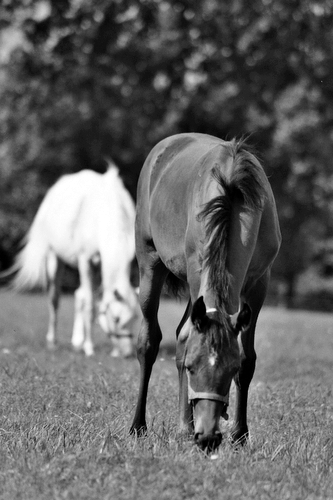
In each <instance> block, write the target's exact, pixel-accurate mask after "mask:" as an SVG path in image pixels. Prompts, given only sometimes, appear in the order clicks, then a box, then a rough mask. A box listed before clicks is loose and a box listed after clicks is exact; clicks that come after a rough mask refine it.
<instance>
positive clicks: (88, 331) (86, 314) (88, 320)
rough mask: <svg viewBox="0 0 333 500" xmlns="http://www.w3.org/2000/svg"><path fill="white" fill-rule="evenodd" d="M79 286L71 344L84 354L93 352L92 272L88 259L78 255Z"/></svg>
mask: <svg viewBox="0 0 333 500" xmlns="http://www.w3.org/2000/svg"><path fill="white" fill-rule="evenodd" d="M78 270H79V275H80V287H79V288H78V289H77V290H76V292H75V315H74V326H73V335H72V345H73V347H74V348H75V349H83V351H84V352H85V354H86V356H91V355H93V354H94V346H93V342H92V325H93V319H94V295H93V272H92V268H91V264H90V261H89V259H87V258H86V256H85V255H80V256H79V261H78Z"/></svg>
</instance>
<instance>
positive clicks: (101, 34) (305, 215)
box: [0, 0, 333, 288]
mask: <svg viewBox="0 0 333 500" xmlns="http://www.w3.org/2000/svg"><path fill="white" fill-rule="evenodd" d="M0 19H1V21H0V29H1V31H0V37H1V38H0V45H1V47H2V48H1V49H0V57H1V67H0V82H1V86H0V110H1V111H0V136H1V141H0V161H1V187H0V189H1V200H2V203H1V207H0V229H1V233H2V237H1V246H2V249H3V251H5V253H6V252H7V254H10V253H11V252H12V251H13V248H14V246H15V244H16V243H17V242H18V241H19V239H20V238H21V237H22V235H23V234H24V232H25V231H26V229H27V228H28V226H29V224H30V223H31V220H32V217H33V215H34V213H35V211H36V209H37V207H38V204H39V203H40V201H41V198H42V196H43V195H44V193H45V191H46V189H47V188H48V187H49V186H50V185H51V184H52V183H53V182H54V181H55V180H56V179H57V178H58V177H59V176H60V175H61V174H63V173H65V172H75V171H78V170H80V169H82V168H92V169H94V170H97V171H103V170H104V169H105V158H107V157H112V158H113V159H114V160H115V161H116V163H118V164H119V166H120V167H121V170H122V173H123V176H124V178H125V182H126V183H127V185H128V187H129V189H130V190H131V192H132V194H133V195H134V196H135V187H136V182H137V178H138V175H139V171H140V168H141V166H142V163H143V161H144V159H145V157H146V155H147V153H148V152H149V150H150V149H151V147H152V146H153V145H154V144H155V143H156V142H157V141H158V140H160V139H161V138H163V137H165V136H167V135H170V134H173V133H178V132H185V131H197V132H204V133H210V134H214V135H217V136H219V137H229V138H231V137H233V136H238V137H239V136H242V135H248V134H250V136H251V139H250V142H251V143H254V144H255V145H256V146H257V149H258V150H259V151H260V155H261V157H262V159H263V162H264V166H265V169H266V171H267V173H268V175H269V176H270V181H271V183H272V186H273V190H274V192H275V195H276V199H277V204H278V209H279V215H280V220H281V226H282V232H283V237H284V244H283V247H282V250H281V253H280V257H279V259H278V261H277V265H276V267H275V274H276V275H277V276H279V277H280V278H281V279H283V280H286V281H287V282H288V283H289V284H290V286H291V288H292V283H293V282H294V281H295V279H296V277H297V276H298V274H299V273H300V272H301V271H303V270H304V269H305V268H307V267H308V266H309V265H310V263H311V261H312V258H313V256H314V255H318V245H319V246H320V248H321V249H322V248H326V247H327V248H330V245H329V244H328V245H325V244H324V243H323V242H325V241H326V242H327V241H332V223H331V220H332V217H330V216H331V212H332V191H333V172H332V167H331V158H332V156H333V150H332V144H333V141H332V139H333V99H332V95H333V66H332V64H331V61H332V60H333V28H332V26H333V5H332V3H331V2H330V1H329V0H321V1H320V2H319V1H317V0H305V1H300V0H254V1H252V2H246V1H245V0H226V1H223V2H220V1H219V0H203V1H201V2H191V1H189V0H94V1H92V0H57V1H55V0H53V1H51V0H24V1H23V0H11V1H9V0H5V1H3V2H2V4H1V6H0Z"/></svg>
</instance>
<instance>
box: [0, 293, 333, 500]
mask: <svg viewBox="0 0 333 500" xmlns="http://www.w3.org/2000/svg"><path fill="white" fill-rule="evenodd" d="M184 306H185V305H184V304H180V303H175V302H173V301H164V302H163V303H162V305H161V309H160V320H161V325H162V330H163V331H164V338H163V342H162V344H161V349H160V354H159V357H158V360H157V362H156V364H155V366H154V371H153V376H152V380H151V385H150V392H149V398H148V427H149V434H148V436H147V437H146V438H143V439H139V440H137V439H135V438H133V437H131V436H129V435H128V429H129V426H130V423H131V419H132V417H133V413H134V406H135V402H136V396H137V389H138V374H139V367H138V363H137V361H136V359H132V360H119V359H111V358H110V356H109V352H110V346H109V343H108V341H107V340H106V339H105V337H104V336H103V334H102V333H101V332H100V331H97V332H96V336H95V339H96V356H95V357H94V358H93V359H86V358H85V357H84V356H83V355H81V354H78V353H74V352H72V350H71V348H70V330H71V323H72V316H73V312H72V308H73V301H72V298H71V297H69V296H66V297H64V299H63V301H62V304H61V314H60V322H59V330H60V331H59V346H58V348H57V350H56V351H54V352H48V351H46V349H45V328H46V322H47V308H46V299H45V297H44V296H41V295H15V294H14V293H12V292H8V291H4V290H0V499H1V500H14V499H31V500H39V499H47V500H51V499H57V500H58V499H73V500H74V499H75V500H76V499H87V500H88V499H89V500H95V499H98V500H105V499H110V500H111V499H112V500H118V499H119V500H125V499H138V500H141V499H142V500H143V499H147V500H155V499H158V500H169V499H170V500H179V499H200V500H206V499H209V500H213V499H215V498H216V499H279V500H284V499H300V500H305V499H319V500H320V499H332V498H333V396H332V386H333V314H317V313H312V312H311V313H310V312H303V311H301V312H300V311H298V312H293V311H285V310H283V309H273V308H265V309H264V310H263V311H262V314H261V317H260V320H259V323H258V329H257V340H256V350H257V354H258V361H257V370H256V374H255V377H254V380H253V382H252V386H251V390H250V398H249V426H250V434H251V439H250V442H249V444H248V445H247V446H245V447H244V448H243V449H241V450H239V449H238V450H235V449H234V448H233V447H232V445H231V444H230V443H229V441H228V429H229V427H230V425H231V423H232V416H233V391H232V394H231V407H230V411H229V414H230V420H229V421H228V422H224V421H223V424H222V431H223V435H224V440H223V442H222V445H221V447H220V448H219V451H218V456H217V458H216V459H215V460H212V459H210V458H207V457H206V456H205V455H204V454H203V453H202V452H201V451H200V450H199V449H197V448H196V447H195V446H194V445H193V443H192V441H191V440H188V439H184V438H182V437H179V436H178V435H177V428H176V422H177V372H176V367H175V361H174V355H175V343H174V331H175V327H176V325H177V321H178V320H179V319H180V317H181V314H182V311H183V309H184Z"/></svg>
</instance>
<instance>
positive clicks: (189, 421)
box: [176, 300, 194, 434]
mask: <svg viewBox="0 0 333 500" xmlns="http://www.w3.org/2000/svg"><path fill="white" fill-rule="evenodd" d="M191 307H192V304H191V300H189V302H188V304H187V307H186V310H185V313H184V316H183V318H182V320H181V322H180V323H179V325H178V328H177V332H176V335H177V349H176V364H177V369H178V377H179V431H180V432H181V433H184V434H192V433H193V430H194V426H193V410H192V405H191V404H190V403H189V402H188V379H187V374H186V371H185V366H184V357H185V347H186V341H187V338H188V335H189V331H190V323H189V322H190V319H189V314H190V312H191Z"/></svg>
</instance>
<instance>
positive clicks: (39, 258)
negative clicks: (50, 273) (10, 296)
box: [9, 217, 49, 292]
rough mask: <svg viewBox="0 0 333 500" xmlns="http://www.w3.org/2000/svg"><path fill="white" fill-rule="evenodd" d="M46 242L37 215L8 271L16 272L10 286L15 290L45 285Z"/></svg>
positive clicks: (43, 286)
mask: <svg viewBox="0 0 333 500" xmlns="http://www.w3.org/2000/svg"><path fill="white" fill-rule="evenodd" d="M48 249H49V248H48V244H47V241H46V239H45V237H44V234H43V230H42V228H41V227H40V224H39V220H38V217H37V218H36V219H35V220H34V222H33V224H32V227H31V228H30V231H29V232H28V234H27V236H26V238H25V245H24V247H23V249H22V250H21V251H20V253H19V254H18V255H17V257H16V259H15V262H14V264H13V266H12V268H11V269H9V271H11V270H12V272H13V273H16V274H15V276H14V278H13V280H12V282H11V286H12V287H13V288H14V290H16V291H20V292H21V291H27V290H32V289H35V288H42V289H45V288H46V287H47V254H48Z"/></svg>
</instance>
